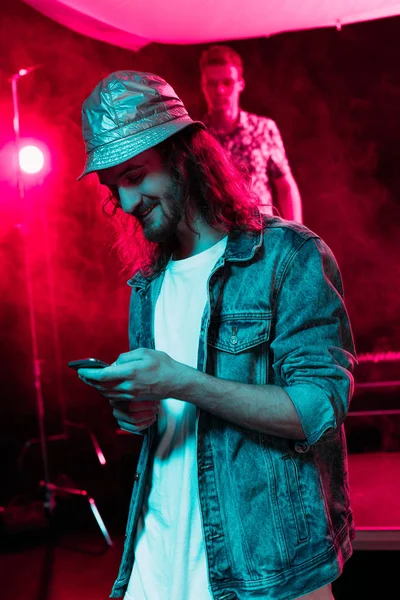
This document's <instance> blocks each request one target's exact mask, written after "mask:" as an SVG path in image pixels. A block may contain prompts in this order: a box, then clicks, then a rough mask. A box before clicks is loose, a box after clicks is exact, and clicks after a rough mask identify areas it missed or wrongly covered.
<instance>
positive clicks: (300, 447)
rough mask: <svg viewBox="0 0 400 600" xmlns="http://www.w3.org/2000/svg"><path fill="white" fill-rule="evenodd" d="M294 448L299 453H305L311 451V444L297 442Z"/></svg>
mask: <svg viewBox="0 0 400 600" xmlns="http://www.w3.org/2000/svg"><path fill="white" fill-rule="evenodd" d="M294 449H295V451H296V452H298V453H299V454H304V453H305V452H308V451H309V449H310V446H309V445H308V444H295V445H294Z"/></svg>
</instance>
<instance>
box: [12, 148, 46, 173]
mask: <svg viewBox="0 0 400 600" xmlns="http://www.w3.org/2000/svg"><path fill="white" fill-rule="evenodd" d="M18 157H19V166H20V168H21V170H22V171H24V173H29V174H34V173H39V172H40V171H41V170H42V169H43V166H44V154H43V152H42V151H41V150H40V148H38V147H37V146H33V145H29V146H24V147H23V148H21V150H20V151H19V153H18Z"/></svg>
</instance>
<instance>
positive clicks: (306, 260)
mask: <svg viewBox="0 0 400 600" xmlns="http://www.w3.org/2000/svg"><path fill="white" fill-rule="evenodd" d="M275 309H276V310H275V322H274V335H273V336H272V342H271V350H272V353H273V369H274V372H275V375H276V376H277V380H278V381H279V382H280V385H281V386H282V387H283V388H284V390H285V391H286V393H287V394H288V395H289V397H290V398H291V400H292V402H293V404H294V406H295V408H296V410H297V413H298V415H299V418H300V422H301V425H302V428H303V431H304V434H305V436H306V438H307V443H308V444H315V443H316V442H317V441H318V440H319V439H320V438H321V436H322V435H323V434H324V433H325V432H326V433H328V432H329V433H333V431H334V430H336V429H337V428H338V427H340V426H341V424H342V422H343V420H344V418H345V416H346V413H347V411H348V408H349V403H350V399H351V397H352V393H353V387H354V384H353V377H352V375H351V372H352V370H353V368H354V365H355V362H356V358H355V350H354V343H353V336H352V332H351V326H350V322H349V318H348V314H347V311H346V308H345V305H344V301H343V288H342V280H341V275H340V271H339V268H338V265H337V263H336V260H335V258H334V256H333V254H332V252H331V251H330V249H329V248H328V246H327V245H326V244H325V243H324V242H323V241H322V240H320V239H319V238H310V239H307V240H306V241H305V242H304V244H303V245H302V246H301V247H300V249H298V250H296V251H295V252H294V253H293V255H292V257H291V258H290V260H289V261H288V263H287V266H286V269H285V272H284V273H283V276H282V279H281V282H280V285H279V288H278V292H277V297H276V305H275ZM332 430H333V431H332Z"/></svg>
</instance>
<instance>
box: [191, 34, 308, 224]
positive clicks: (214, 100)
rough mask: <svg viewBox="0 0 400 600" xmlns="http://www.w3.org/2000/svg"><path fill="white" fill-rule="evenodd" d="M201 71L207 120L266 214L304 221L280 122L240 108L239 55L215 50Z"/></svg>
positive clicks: (205, 56)
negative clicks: (240, 169)
mask: <svg viewBox="0 0 400 600" xmlns="http://www.w3.org/2000/svg"><path fill="white" fill-rule="evenodd" d="M200 71H201V85H202V90H203V93H204V96H205V99H206V102H207V109H208V113H207V115H206V116H205V117H204V118H203V121H204V122H205V123H206V125H207V126H208V129H209V130H210V132H211V133H212V134H213V135H214V136H215V137H216V138H217V140H218V141H219V142H220V144H221V145H222V146H223V147H224V148H225V149H226V150H227V151H228V152H229V154H230V155H231V158H232V159H233V161H234V162H235V163H236V164H237V165H238V166H239V167H241V168H242V170H243V171H245V172H246V173H247V174H248V176H250V177H251V180H252V188H253V191H254V192H255V194H256V195H257V196H258V198H259V200H260V210H261V212H263V213H265V214H270V215H272V214H273V213H274V212H276V208H278V212H279V213H280V215H281V216H282V217H283V218H284V219H288V220H290V221H297V222H299V223H302V220H303V218H302V204H301V197H300V193H299V189H298V187H297V184H296V181H295V179H294V177H293V175H292V173H291V170H290V166H289V162H288V159H287V157H286V152H285V148H284V145H283V142H282V138H281V135H280V133H279V129H278V127H277V125H276V123H275V122H274V121H273V120H272V119H269V118H267V117H261V116H258V115H254V114H251V113H248V112H246V111H244V110H242V109H241V108H240V105H239V100H240V94H241V92H242V91H243V89H244V86H245V81H244V79H243V64H242V59H241V58H240V56H239V54H238V53H237V52H235V51H234V50H233V49H232V48H230V47H229V46H220V45H219V46H210V48H208V49H207V50H205V51H204V52H203V54H202V55H201V58H200ZM276 205H277V206H276ZM274 208H275V211H274Z"/></svg>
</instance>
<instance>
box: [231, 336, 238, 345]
mask: <svg viewBox="0 0 400 600" xmlns="http://www.w3.org/2000/svg"><path fill="white" fill-rule="evenodd" d="M237 343H238V339H237V336H236V335H232V336H231V344H233V345H234V346H236V344H237Z"/></svg>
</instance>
